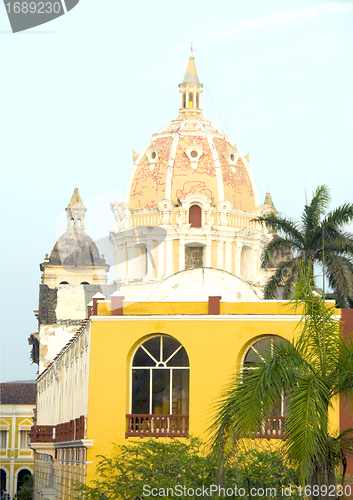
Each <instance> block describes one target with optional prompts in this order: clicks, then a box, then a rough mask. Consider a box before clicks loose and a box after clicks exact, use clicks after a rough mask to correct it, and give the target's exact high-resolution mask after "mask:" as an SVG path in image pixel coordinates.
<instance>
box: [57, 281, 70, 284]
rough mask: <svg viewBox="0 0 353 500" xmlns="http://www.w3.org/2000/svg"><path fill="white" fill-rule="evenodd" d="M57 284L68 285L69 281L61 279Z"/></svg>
mask: <svg viewBox="0 0 353 500" xmlns="http://www.w3.org/2000/svg"><path fill="white" fill-rule="evenodd" d="M59 284H60V285H68V284H69V283H68V282H67V281H61V282H60V283H59Z"/></svg>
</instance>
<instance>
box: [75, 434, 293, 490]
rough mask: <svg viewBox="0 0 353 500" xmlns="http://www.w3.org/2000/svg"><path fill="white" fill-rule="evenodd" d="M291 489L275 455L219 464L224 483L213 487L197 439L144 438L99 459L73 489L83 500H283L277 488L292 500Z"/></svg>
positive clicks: (208, 460)
mask: <svg viewBox="0 0 353 500" xmlns="http://www.w3.org/2000/svg"><path fill="white" fill-rule="evenodd" d="M294 484H295V477H294V472H293V471H292V469H290V468H289V467H287V466H286V465H285V464H284V461H283V459H282V458H281V456H280V455H279V454H278V453H277V452H273V451H258V450H251V451H248V452H246V453H242V454H240V455H239V456H238V457H233V458H232V459H230V460H229V461H228V462H227V463H226V464H225V466H224V484H222V485H220V486H218V485H217V480H216V461H215V459H214V458H213V456H212V455H206V453H205V448H204V446H203V444H202V442H201V441H200V440H199V439H197V438H190V439H189V440H188V441H184V440H178V439H171V440H168V442H161V441H160V440H156V439H148V440H140V441H133V442H131V443H129V444H127V445H123V446H120V447H119V452H118V453H117V454H116V456H114V457H112V458H107V457H100V462H99V464H98V467H97V479H96V480H95V481H93V484H92V485H91V486H84V485H81V486H79V487H78V488H77V489H78V490H79V491H81V492H84V494H85V500H102V499H104V500H111V499H114V500H116V499H119V500H132V499H135V500H138V499H147V498H151V499H152V498H154V497H157V498H162V499H163V498H171V497H176V498H178V499H181V500H183V499H188V500H192V499H196V498H205V499H206V498H217V499H219V498H234V499H238V500H243V499H245V498H246V499H249V500H265V499H266V500H269V499H270V498H279V499H281V498H288V497H289V496H288V495H287V496H284V495H283V493H282V487H285V488H288V487H289V486H290V485H292V491H291V497H290V498H291V500H296V498H297V496H296V494H295V490H294V488H293V485H294ZM211 485H212V488H213V491H212V489H211ZM235 487H236V488H237V490H234V488H235ZM221 488H224V489H221ZM253 488H255V489H256V491H257V492H258V489H259V488H263V489H264V494H263V495H262V494H261V490H260V494H252V493H254V491H253V490H252V489H253ZM270 488H271V491H270ZM274 489H275V491H274Z"/></svg>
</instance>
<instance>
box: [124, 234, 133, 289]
mask: <svg viewBox="0 0 353 500" xmlns="http://www.w3.org/2000/svg"><path fill="white" fill-rule="evenodd" d="M125 258H126V260H127V262H126V276H125V279H126V280H129V279H130V278H131V276H132V265H133V263H132V242H131V241H127V242H126V255H125Z"/></svg>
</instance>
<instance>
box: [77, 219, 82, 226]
mask: <svg viewBox="0 0 353 500" xmlns="http://www.w3.org/2000/svg"><path fill="white" fill-rule="evenodd" d="M77 225H78V227H81V219H77Z"/></svg>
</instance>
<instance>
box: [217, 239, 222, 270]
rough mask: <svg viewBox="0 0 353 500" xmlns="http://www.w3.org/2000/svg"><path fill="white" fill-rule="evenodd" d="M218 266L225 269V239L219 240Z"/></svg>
mask: <svg viewBox="0 0 353 500" xmlns="http://www.w3.org/2000/svg"><path fill="white" fill-rule="evenodd" d="M217 268H218V269H223V241H221V240H217Z"/></svg>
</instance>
